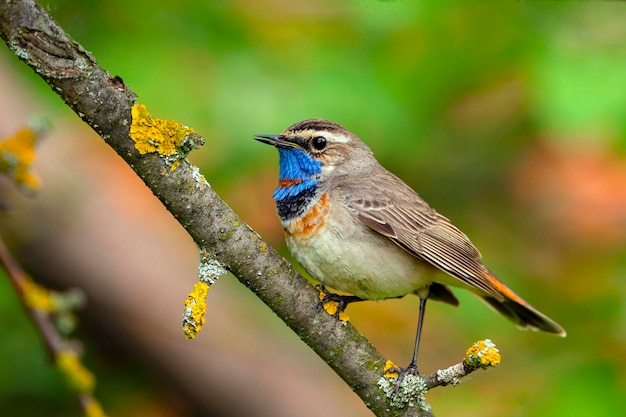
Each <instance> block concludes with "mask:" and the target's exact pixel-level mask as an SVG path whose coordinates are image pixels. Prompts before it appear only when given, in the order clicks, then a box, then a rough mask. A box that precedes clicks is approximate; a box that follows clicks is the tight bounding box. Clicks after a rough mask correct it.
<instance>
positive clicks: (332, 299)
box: [315, 284, 363, 321]
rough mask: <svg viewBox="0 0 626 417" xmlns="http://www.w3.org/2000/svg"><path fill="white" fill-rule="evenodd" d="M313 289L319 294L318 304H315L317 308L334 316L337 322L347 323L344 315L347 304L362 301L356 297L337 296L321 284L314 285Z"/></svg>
mask: <svg viewBox="0 0 626 417" xmlns="http://www.w3.org/2000/svg"><path fill="white" fill-rule="evenodd" d="M315 289H317V290H318V291H319V292H320V302H319V303H318V304H317V308H318V309H320V308H323V309H324V311H326V312H327V313H328V314H330V315H331V316H334V317H335V318H336V319H337V320H341V321H348V317H347V316H346V315H345V314H344V310H345V309H346V307H348V304H350V303H354V302H356V301H363V299H362V298H360V297H357V296H356V295H339V294H335V293H332V292H330V291H328V290H327V289H326V287H324V286H323V285H322V284H319V285H316V286H315Z"/></svg>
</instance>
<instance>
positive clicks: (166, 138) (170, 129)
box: [130, 104, 193, 156]
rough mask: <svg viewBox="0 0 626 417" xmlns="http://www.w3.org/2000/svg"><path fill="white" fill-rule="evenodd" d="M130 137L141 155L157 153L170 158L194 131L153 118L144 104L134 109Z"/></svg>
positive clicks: (137, 105) (176, 123) (168, 121)
mask: <svg viewBox="0 0 626 417" xmlns="http://www.w3.org/2000/svg"><path fill="white" fill-rule="evenodd" d="M132 117H133V120H132V123H131V125H130V137H131V139H132V140H133V141H134V142H135V148H136V149H137V150H138V151H139V153H140V154H142V155H143V154H147V153H153V152H156V153H158V154H159V155H164V156H169V155H173V154H175V153H177V152H178V151H179V149H180V148H181V146H182V145H183V142H184V141H185V140H186V139H187V137H188V136H189V135H191V134H192V133H193V129H192V128H190V127H187V126H183V125H182V124H180V123H178V122H175V121H173V120H162V119H156V118H154V117H152V115H151V114H150V113H149V112H148V110H147V109H146V106H145V105H143V104H135V105H134V106H133V108H132Z"/></svg>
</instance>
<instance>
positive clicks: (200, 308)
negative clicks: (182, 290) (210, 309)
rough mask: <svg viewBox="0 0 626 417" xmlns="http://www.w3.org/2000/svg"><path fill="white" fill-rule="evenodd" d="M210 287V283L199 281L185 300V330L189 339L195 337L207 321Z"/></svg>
mask: <svg viewBox="0 0 626 417" xmlns="http://www.w3.org/2000/svg"><path fill="white" fill-rule="evenodd" d="M209 289H210V287H209V284H207V283H206V282H202V281H198V282H196V283H195V285H194V286H193V290H192V291H191V292H190V293H189V295H188V297H187V299H186V300H185V313H184V315H183V332H184V333H185V337H186V338H187V339H194V338H195V337H196V335H197V334H198V333H199V332H200V330H202V325H203V324H204V323H205V322H206V318H205V317H204V315H205V314H206V297H207V294H208V293H209Z"/></svg>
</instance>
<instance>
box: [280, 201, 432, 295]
mask: <svg viewBox="0 0 626 417" xmlns="http://www.w3.org/2000/svg"><path fill="white" fill-rule="evenodd" d="M342 214H344V215H347V214H349V213H342ZM336 215H337V213H332V212H331V213H330V216H329V217H333V216H336ZM347 219H349V218H344V219H341V220H344V221H342V222H341V223H340V224H342V227H341V228H337V227H336V225H337V223H336V222H335V221H334V220H339V219H337V218H336V217H335V218H334V219H332V218H329V219H327V221H326V222H325V225H324V226H323V227H321V228H320V229H319V230H318V231H317V232H316V233H313V234H311V235H310V236H308V237H307V238H306V239H302V238H296V237H294V236H292V235H289V234H286V242H287V246H288V247H289V250H290V251H291V253H292V254H293V256H294V257H295V258H296V260H297V261H298V262H299V263H300V264H301V265H302V266H303V267H304V268H305V269H306V270H307V272H308V273H309V274H311V276H312V277H313V278H315V279H316V280H318V281H320V282H321V283H322V284H324V285H328V286H329V287H332V288H334V289H336V290H339V291H343V292H347V293H349V294H353V295H356V296H358V297H360V298H364V299H383V298H391V297H399V296H403V295H406V294H409V293H412V292H414V291H416V290H418V289H420V288H422V287H424V286H426V285H428V284H430V283H431V282H432V276H433V274H434V268H433V267H431V266H430V265H428V264H426V263H424V262H422V261H420V260H418V259H417V258H415V257H413V256H411V255H409V254H408V253H406V252H405V251H404V250H402V249H401V248H399V247H398V246H396V245H395V244H394V243H393V242H392V241H391V240H389V239H388V238H386V237H384V236H382V235H379V234H377V233H375V232H373V231H371V230H370V229H369V228H368V227H367V226H366V225H364V224H362V223H360V221H358V220H357V219H349V220H347ZM346 220H347V221H346ZM333 225H335V227H333Z"/></svg>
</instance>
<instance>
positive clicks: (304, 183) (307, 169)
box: [273, 148, 322, 201]
mask: <svg viewBox="0 0 626 417" xmlns="http://www.w3.org/2000/svg"><path fill="white" fill-rule="evenodd" d="M278 154H279V157H280V158H279V163H280V175H279V178H278V179H279V181H280V182H284V181H289V180H291V181H293V185H290V186H287V187H284V186H283V187H281V186H279V187H278V188H276V190H275V191H274V194H273V197H274V200H275V201H280V200H284V199H285V198H290V197H295V196H297V195H298V194H300V193H302V192H303V191H305V190H309V191H310V189H311V188H313V189H315V188H316V187H317V181H316V179H315V177H316V176H317V175H318V174H320V173H321V172H322V163H321V162H320V161H316V160H315V159H313V158H312V157H311V156H310V155H309V154H307V153H306V152H305V151H303V150H302V149H298V148H278Z"/></svg>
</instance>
